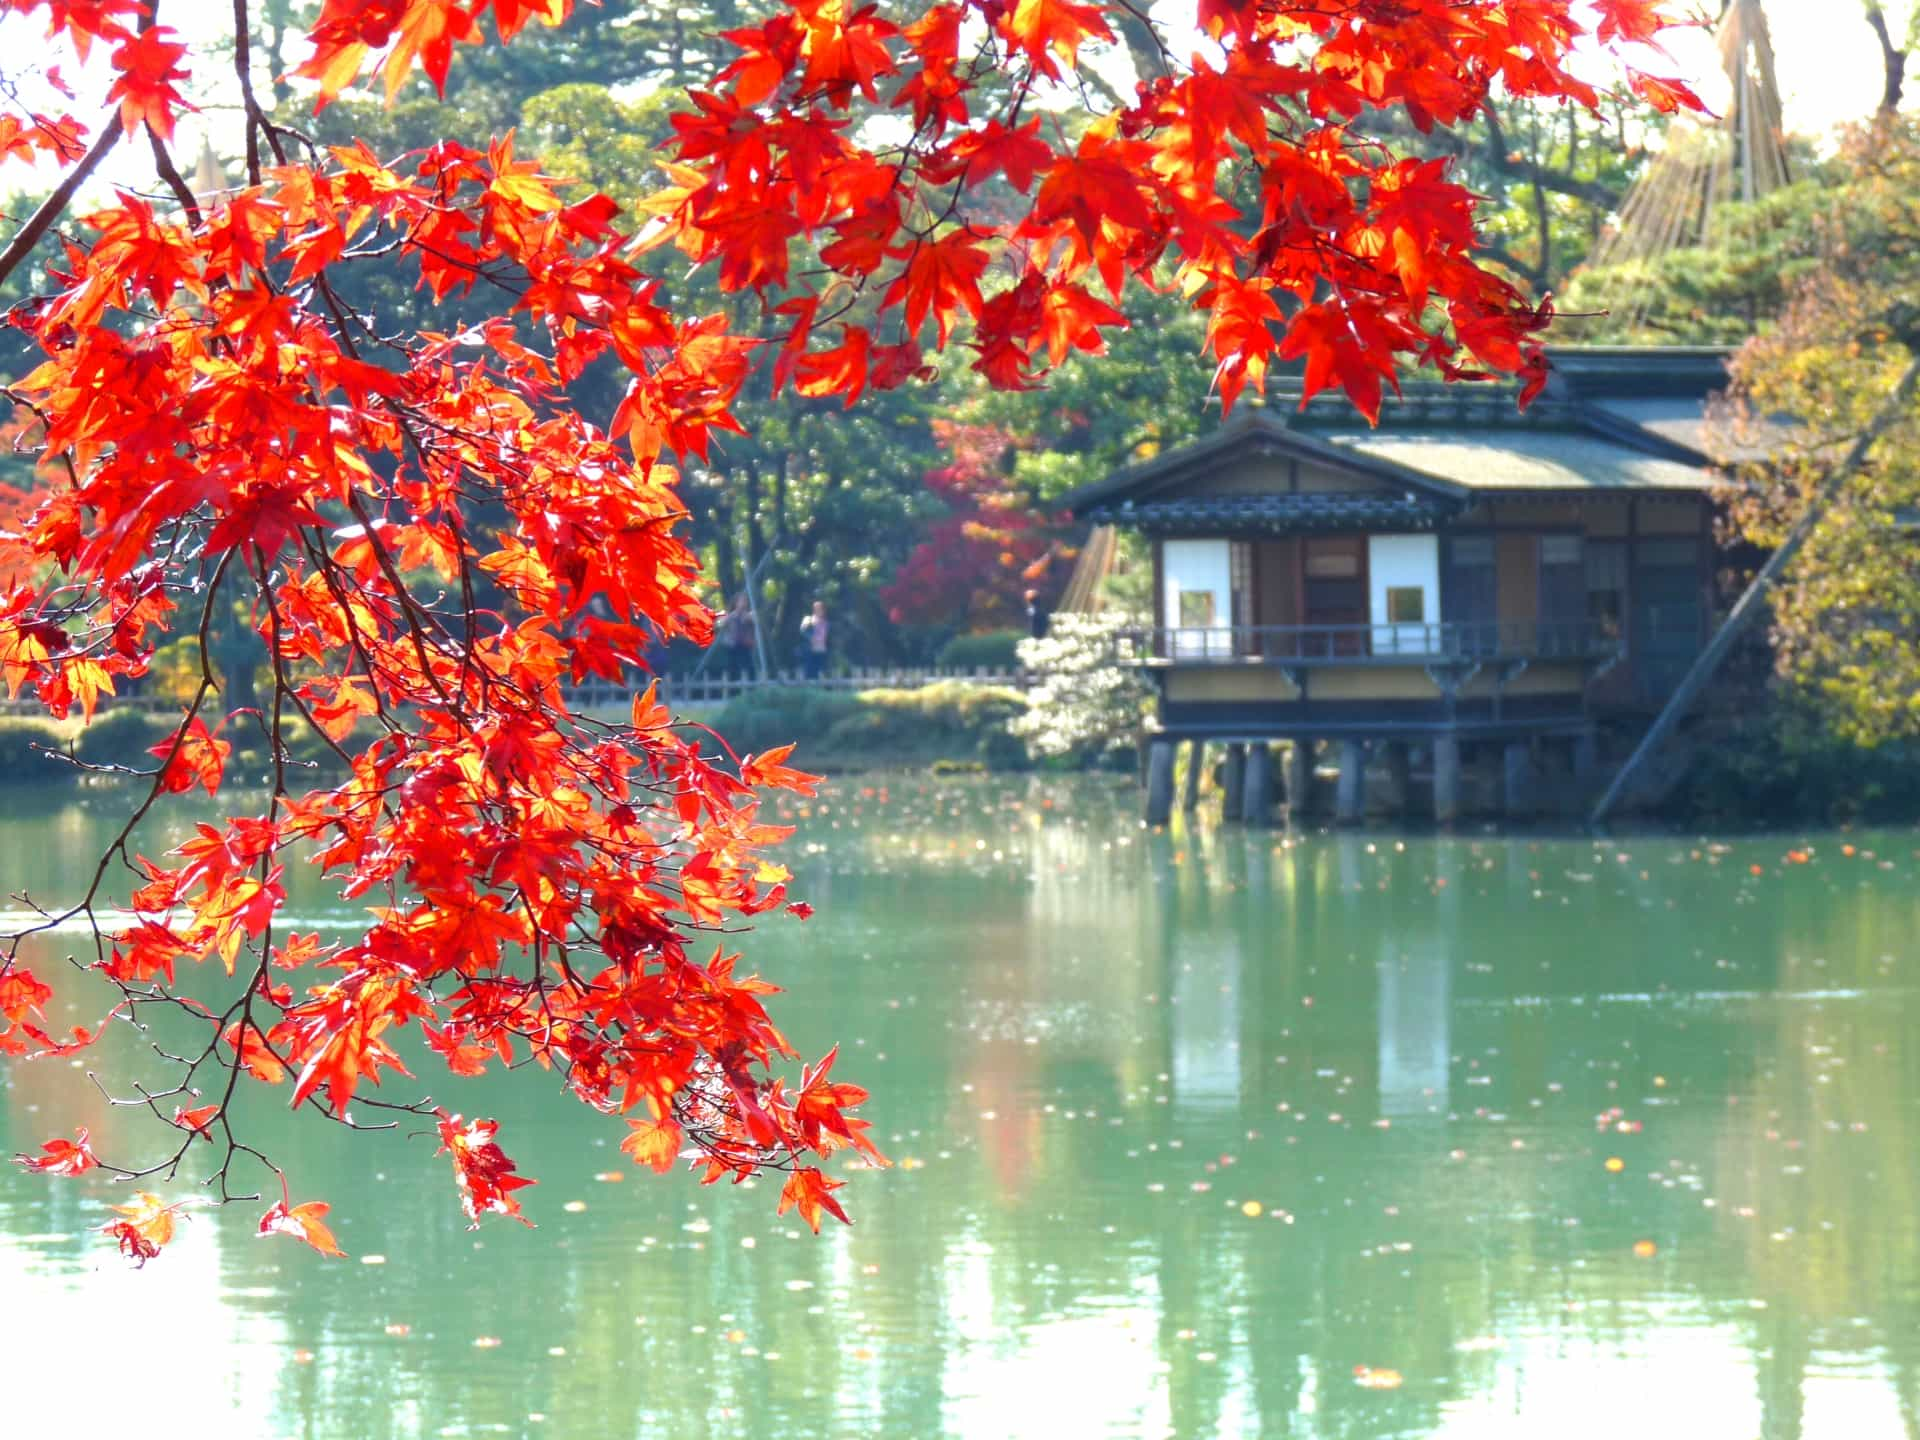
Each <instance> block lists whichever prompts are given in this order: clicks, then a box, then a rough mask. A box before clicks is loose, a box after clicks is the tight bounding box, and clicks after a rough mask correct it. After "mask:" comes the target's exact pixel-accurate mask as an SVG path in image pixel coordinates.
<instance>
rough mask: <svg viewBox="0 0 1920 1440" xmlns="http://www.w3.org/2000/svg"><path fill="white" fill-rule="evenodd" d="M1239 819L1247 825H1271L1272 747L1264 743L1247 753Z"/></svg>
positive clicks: (1253, 747)
mask: <svg viewBox="0 0 1920 1440" xmlns="http://www.w3.org/2000/svg"><path fill="white" fill-rule="evenodd" d="M1240 818H1241V819H1242V820H1244V821H1246V822H1247V824H1249V825H1271V824H1272V823H1273V747H1272V746H1271V745H1268V744H1267V743H1266V742H1265V741H1262V742H1261V743H1260V744H1258V745H1254V746H1252V747H1251V748H1250V749H1249V750H1248V751H1247V783H1246V791H1245V799H1244V800H1242V801H1241V804H1240Z"/></svg>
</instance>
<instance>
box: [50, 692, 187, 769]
mask: <svg viewBox="0 0 1920 1440" xmlns="http://www.w3.org/2000/svg"><path fill="white" fill-rule="evenodd" d="M175 723H176V722H172V721H169V720H167V719H165V718H163V717H162V716H159V715H149V714H147V713H146V712H145V711H144V710H135V709H133V708H132V707H131V706H115V707H114V708H112V709H110V710H102V711H101V712H100V713H99V714H97V715H95V716H94V717H93V722H92V723H91V724H90V725H88V726H87V727H86V728H85V729H84V730H82V731H81V732H80V734H79V735H78V736H77V737H76V739H75V741H74V746H73V753H74V754H75V755H76V756H78V757H79V758H80V759H81V760H84V761H85V762H86V763H87V764H89V765H124V766H127V767H129V768H131V769H135V770H151V769H153V768H154V767H155V766H157V765H158V764H159V763H160V762H159V760H158V759H157V758H156V757H155V756H154V755H152V754H151V753H149V752H150V751H151V750H152V748H153V747H154V746H155V745H158V744H160V743H161V742H162V741H164V740H165V739H166V738H167V737H168V736H169V735H171V734H172V733H173V731H174V724H175Z"/></svg>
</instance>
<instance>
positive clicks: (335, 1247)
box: [258, 1198, 347, 1260]
mask: <svg viewBox="0 0 1920 1440" xmlns="http://www.w3.org/2000/svg"><path fill="white" fill-rule="evenodd" d="M332 1208H333V1207H332V1206H331V1205H329V1204H327V1202H326V1201H324V1200H309V1201H307V1202H306V1203H305V1204H304V1205H289V1204H288V1203H287V1201H286V1200H285V1199H284V1198H283V1199H281V1200H279V1201H277V1202H276V1203H275V1204H274V1205H273V1206H272V1208H271V1209H269V1210H268V1211H267V1213H266V1214H264V1215H262V1216H261V1217H260V1229H259V1232H258V1233H260V1234H261V1235H291V1236H292V1237H293V1238H294V1239H296V1240H298V1241H300V1243H301V1244H303V1245H311V1246H312V1247H313V1248H314V1249H315V1250H318V1251H319V1252H320V1253H321V1254H322V1255H327V1256H331V1257H332V1258H334V1259H336V1260H344V1259H345V1258H346V1255H347V1252H346V1251H344V1250H342V1249H341V1248H340V1246H339V1244H338V1243H337V1242H336V1241H335V1240H334V1238H333V1231H331V1230H329V1229H328V1228H327V1226H326V1224H325V1221H326V1216H327V1212H328V1211H329V1210H331V1209H332Z"/></svg>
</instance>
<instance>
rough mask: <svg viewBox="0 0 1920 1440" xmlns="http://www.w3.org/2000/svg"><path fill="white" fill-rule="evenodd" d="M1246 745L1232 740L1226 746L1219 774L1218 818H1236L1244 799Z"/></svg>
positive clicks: (1238, 816)
mask: <svg viewBox="0 0 1920 1440" xmlns="http://www.w3.org/2000/svg"><path fill="white" fill-rule="evenodd" d="M1246 784H1247V747H1246V746H1244V745H1242V744H1240V743H1239V742H1237V741H1236V742H1234V743H1233V744H1231V745H1229V746H1227V764H1226V768H1225V770H1224V771H1223V772H1222V773H1221V776H1220V789H1221V792H1222V793H1221V796H1220V818H1221V819H1222V820H1238V819H1239V818H1240V805H1241V802H1242V801H1243V800H1245V799H1246V793H1245V792H1246Z"/></svg>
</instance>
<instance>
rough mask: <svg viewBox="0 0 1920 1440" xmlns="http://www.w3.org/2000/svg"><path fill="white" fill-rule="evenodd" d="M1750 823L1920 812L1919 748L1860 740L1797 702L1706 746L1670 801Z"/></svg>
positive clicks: (1693, 811)
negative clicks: (1815, 720) (1798, 710)
mask: <svg viewBox="0 0 1920 1440" xmlns="http://www.w3.org/2000/svg"><path fill="white" fill-rule="evenodd" d="M1669 808H1672V809H1677V810H1678V811H1680V812H1682V813H1683V814H1685V815H1686V816H1688V817H1689V818H1693V817H1699V818H1708V819H1715V820H1722V821H1731V822H1734V823H1743V824H1783V823H1789V822H1795V821H1818V822H1822V823H1834V822H1846V821H1852V820H1863V821H1912V820H1914V819H1916V818H1920V747H1916V746H1915V745H1913V744H1911V743H1903V742H1898V741H1890V742H1888V743H1886V744H1883V745H1877V746H1864V745H1856V744H1854V743H1852V742H1851V741H1848V740H1845V739H1842V738H1840V737H1838V736H1836V735H1834V734H1832V733H1831V732H1830V731H1828V730H1825V729H1823V728H1820V727H1819V726H1818V725H1817V724H1810V723H1808V722H1807V720H1806V719H1805V717H1802V716H1799V715H1797V714H1795V713H1794V709H1793V707H1792V706H1791V705H1783V706H1780V707H1779V708H1777V709H1774V710H1770V711H1766V712H1762V714H1760V715H1759V716H1758V717H1756V718H1753V719H1750V720H1747V721H1745V722H1744V723H1741V724H1738V725H1736V726H1735V727H1734V730H1733V732H1732V733H1731V734H1730V735H1726V736H1722V737H1716V742H1715V743H1711V744H1706V745H1703V746H1702V747H1701V748H1700V752H1699V754H1698V755H1697V757H1696V758H1695V760H1694V763H1693V768H1692V770H1691V772H1690V773H1689V775H1688V777H1687V783H1686V784H1685V785H1684V786H1682V787H1681V789H1680V791H1679V792H1678V794H1677V795H1676V796H1675V797H1674V800H1673V802H1671V804H1670V807H1669Z"/></svg>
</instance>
